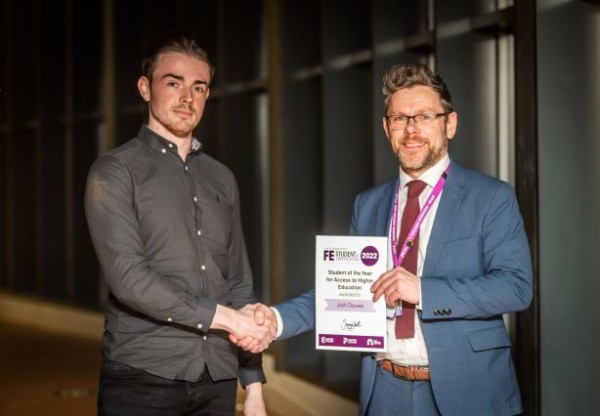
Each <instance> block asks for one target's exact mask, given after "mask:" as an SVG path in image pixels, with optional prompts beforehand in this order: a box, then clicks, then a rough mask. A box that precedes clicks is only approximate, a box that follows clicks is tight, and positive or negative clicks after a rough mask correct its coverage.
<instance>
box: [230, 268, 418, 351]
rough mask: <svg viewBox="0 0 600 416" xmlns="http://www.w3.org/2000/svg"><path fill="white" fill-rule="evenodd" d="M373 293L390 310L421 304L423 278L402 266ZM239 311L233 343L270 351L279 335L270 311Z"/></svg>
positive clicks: (256, 306) (381, 278)
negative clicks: (382, 299) (410, 304)
mask: <svg viewBox="0 0 600 416" xmlns="http://www.w3.org/2000/svg"><path fill="white" fill-rule="evenodd" d="M371 292H372V293H373V302H377V301H378V300H379V298H380V297H381V296H383V297H384V299H385V303H386V305H387V306H388V307H390V308H393V307H395V306H396V305H397V304H398V303H399V302H400V301H406V302H409V303H412V304H418V303H419V302H420V300H421V279H419V277H417V276H416V275H414V274H413V273H411V272H409V271H408V270H406V269H405V268H403V267H396V268H394V269H392V270H389V271H387V272H385V273H383V274H382V275H381V276H379V278H378V279H377V280H376V281H375V282H373V284H372V285H371ZM237 312H238V316H237V320H236V328H237V331H235V332H230V334H229V339H230V341H231V342H233V343H234V344H236V345H237V346H238V347H240V348H243V349H244V350H246V351H250V352H252V353H255V354H256V353H260V352H262V351H264V350H265V349H267V348H268V347H269V345H270V344H271V342H273V340H274V339H275V337H276V336H277V318H276V317H275V313H274V312H273V311H272V310H271V308H269V307H268V306H266V305H263V304H262V303H254V304H248V305H246V306H244V307H243V308H241V309H239V310H238V311H237Z"/></svg>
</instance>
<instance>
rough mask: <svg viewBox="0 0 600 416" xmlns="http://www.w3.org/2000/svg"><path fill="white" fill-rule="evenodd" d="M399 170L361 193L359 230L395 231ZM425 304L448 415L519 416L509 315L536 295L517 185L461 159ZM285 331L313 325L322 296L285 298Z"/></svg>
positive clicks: (366, 372)
mask: <svg viewBox="0 0 600 416" xmlns="http://www.w3.org/2000/svg"><path fill="white" fill-rule="evenodd" d="M397 186H398V179H397V178H396V179H394V180H392V181H389V182H386V183H384V184H382V185H380V186H377V187H375V188H371V189H369V190H367V191H366V192H363V193H361V194H359V195H358V196H357V198H356V201H355V205H354V214H353V217H352V224H351V226H350V234H352V235H375V236H385V235H387V231H388V227H389V219H390V214H391V209H392V203H393V199H394V196H395V190H396V187H397ZM421 288H422V289H421V293H422V299H421V306H422V310H421V311H420V313H419V318H420V321H421V326H422V330H423V335H424V338H425V343H426V345H427V352H428V355H429V366H430V372H431V385H432V388H433V393H434V396H435V399H436V402H437V405H438V407H439V409H440V411H441V413H442V414H443V415H457V416H465V415H477V416H479V415H486V416H491V415H515V414H518V413H520V412H521V398H520V394H519V387H518V384H517V378H516V375H515V370H514V366H513V362H512V358H511V343H510V338H509V335H508V332H507V330H506V328H505V326H504V322H503V320H502V314H504V313H509V312H516V311H521V310H523V309H526V308H527V307H528V306H529V304H530V302H531V298H532V271H531V259H530V253H529V246H528V243H527V237H526V235H525V231H524V228H523V221H522V218H521V215H520V212H519V207H518V204H517V200H516V197H515V194H514V192H513V190H512V188H511V187H510V185H509V184H507V183H505V182H502V181H500V180H498V179H496V178H492V177H490V176H487V175H484V174H481V173H478V172H475V171H472V170H468V169H465V168H463V167H462V166H460V165H459V164H458V163H456V162H452V166H451V169H450V173H449V175H448V178H447V181H446V185H445V187H444V192H443V194H442V196H441V198H440V203H439V208H438V211H437V214H436V218H435V221H434V224H433V229H432V232H431V236H430V239H429V245H428V247H427V253H426V258H425V264H424V267H423V273H422V276H421ZM276 307H277V309H278V310H279V312H280V314H281V317H282V319H283V322H284V327H283V333H282V335H281V337H280V339H285V338H289V337H291V336H294V335H297V334H299V333H301V332H305V331H308V330H313V329H314V324H315V322H314V320H315V297H314V292H313V291H311V292H307V293H305V294H303V295H300V296H298V297H297V298H294V299H291V300H289V301H287V302H284V303H282V304H279V305H276ZM375 370H376V357H375V355H374V354H365V355H363V359H362V374H361V383H360V384H361V386H360V387H361V388H360V414H361V415H364V414H365V411H366V408H367V406H368V403H369V398H370V396H371V392H372V388H373V382H374V379H375Z"/></svg>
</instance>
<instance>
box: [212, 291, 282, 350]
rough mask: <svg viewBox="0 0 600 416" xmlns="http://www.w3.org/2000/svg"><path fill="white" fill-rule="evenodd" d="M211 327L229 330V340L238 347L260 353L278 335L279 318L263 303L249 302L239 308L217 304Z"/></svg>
mask: <svg viewBox="0 0 600 416" xmlns="http://www.w3.org/2000/svg"><path fill="white" fill-rule="evenodd" d="M211 328H214V329H223V330H225V331H227V332H229V340H230V341H231V342H233V343H234V344H236V345H237V346H238V347H240V348H242V349H244V350H246V351H249V352H252V353H254V354H258V353H260V352H263V351H264V350H266V349H267V348H268V347H269V345H270V344H271V342H273V340H274V339H275V337H276V336H277V318H276V317H275V313H274V312H273V310H272V309H271V308H269V307H268V306H266V305H263V304H262V303H254V304H248V305H246V306H244V307H243V308H241V309H239V310H235V309H231V308H228V307H225V306H222V305H217V311H216V313H215V317H214V319H213V323H212V325H211Z"/></svg>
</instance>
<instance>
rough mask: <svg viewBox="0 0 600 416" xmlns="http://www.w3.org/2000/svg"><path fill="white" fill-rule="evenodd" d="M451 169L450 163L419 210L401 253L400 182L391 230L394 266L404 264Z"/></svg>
mask: <svg viewBox="0 0 600 416" xmlns="http://www.w3.org/2000/svg"><path fill="white" fill-rule="evenodd" d="M449 171H450V165H448V167H447V168H446V170H445V171H444V173H442V176H440V179H438V181H437V183H436V184H435V186H434V187H433V191H431V193H430V194H429V196H428V197H427V201H425V205H423V207H422V208H421V210H420V211H419V215H418V216H417V219H415V222H414V223H413V225H412V227H410V231H409V232H408V235H407V236H406V240H404V244H402V250H400V253H398V252H397V249H396V247H397V244H398V237H399V236H398V204H399V200H400V184H398V189H396V200H395V201H394V209H393V212H392V228H391V230H390V233H391V238H390V241H391V245H392V258H393V260H394V267H398V266H400V265H401V264H402V261H403V260H404V257H406V253H408V250H409V249H410V248H411V247H412V246H413V244H412V242H413V241H414V239H415V237H416V236H417V233H418V232H419V228H420V227H421V223H422V222H423V219H424V218H425V216H426V215H427V214H428V213H429V209H430V208H431V206H432V205H433V203H434V202H435V200H436V199H437V197H438V196H439V195H440V194H441V193H442V189H444V185H445V184H446V177H447V176H448V172H449Z"/></svg>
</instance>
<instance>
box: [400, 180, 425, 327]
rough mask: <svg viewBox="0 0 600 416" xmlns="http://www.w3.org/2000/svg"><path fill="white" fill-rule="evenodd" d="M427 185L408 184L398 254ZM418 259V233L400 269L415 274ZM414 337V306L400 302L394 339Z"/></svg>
mask: <svg viewBox="0 0 600 416" xmlns="http://www.w3.org/2000/svg"><path fill="white" fill-rule="evenodd" d="M425 186H427V184H426V183H425V182H423V181H419V180H415V181H410V182H409V183H408V197H407V199H406V206H405V207H404V212H403V213H402V223H401V225H400V237H399V238H398V247H397V248H396V249H397V250H398V253H400V250H402V244H404V240H405V239H406V236H407V235H408V232H409V231H410V228H411V227H412V225H413V223H414V222H415V220H416V219H417V216H418V215H419V195H420V194H421V192H423V189H425ZM418 258H419V233H418V232H417V235H416V236H415V239H414V241H413V242H412V244H411V246H410V249H409V250H408V252H407V253H406V256H405V257H404V260H403V261H402V267H404V268H405V269H406V270H408V271H409V272H411V273H414V274H417V260H418ZM414 336H415V305H413V304H412V303H408V302H402V316H397V317H396V338H413V337H414Z"/></svg>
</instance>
